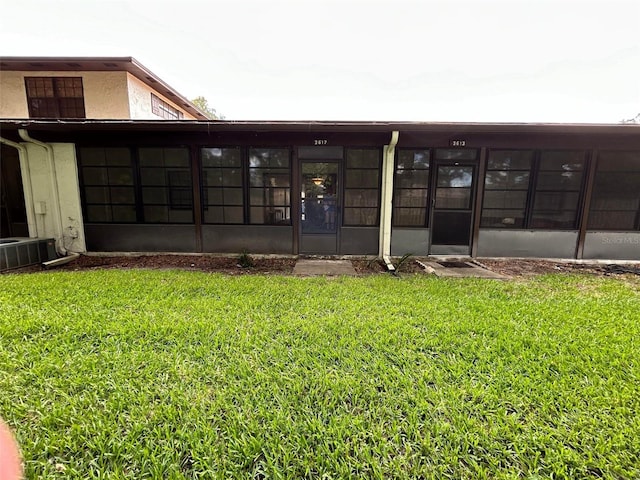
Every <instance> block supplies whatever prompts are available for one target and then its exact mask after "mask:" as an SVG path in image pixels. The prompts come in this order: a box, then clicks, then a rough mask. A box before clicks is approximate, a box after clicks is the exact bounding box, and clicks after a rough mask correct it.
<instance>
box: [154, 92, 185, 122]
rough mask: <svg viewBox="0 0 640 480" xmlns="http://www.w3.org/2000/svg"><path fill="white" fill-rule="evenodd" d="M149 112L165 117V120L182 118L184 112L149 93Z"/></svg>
mask: <svg viewBox="0 0 640 480" xmlns="http://www.w3.org/2000/svg"><path fill="white" fill-rule="evenodd" d="M151 112H152V113H153V114H154V115H158V116H159V117H162V118H165V119H167V120H179V119H181V118H184V114H183V113H182V112H181V111H180V110H178V109H177V108H175V107H172V106H171V105H169V104H168V103H167V102H165V101H164V100H162V99H161V98H160V97H158V96H157V95H154V94H153V93H152V94H151Z"/></svg>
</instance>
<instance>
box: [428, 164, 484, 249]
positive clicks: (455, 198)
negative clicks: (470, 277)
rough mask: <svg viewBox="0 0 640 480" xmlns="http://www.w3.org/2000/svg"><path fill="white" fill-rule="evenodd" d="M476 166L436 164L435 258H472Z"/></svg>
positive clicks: (434, 203)
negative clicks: (457, 256)
mask: <svg viewBox="0 0 640 480" xmlns="http://www.w3.org/2000/svg"><path fill="white" fill-rule="evenodd" d="M475 170H476V166H475V165H469V164H467V165H465V164H461V163H459V162H455V163H437V164H436V179H435V194H434V196H433V202H432V217H431V218H432V222H431V248H430V253H431V254H432V255H469V254H470V252H471V230H472V222H473V192H474V190H475V188H474V187H475V183H474V179H475Z"/></svg>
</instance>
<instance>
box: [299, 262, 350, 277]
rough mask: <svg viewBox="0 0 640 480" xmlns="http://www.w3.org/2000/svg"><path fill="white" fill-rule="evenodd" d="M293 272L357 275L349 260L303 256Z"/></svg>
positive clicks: (315, 274) (303, 274)
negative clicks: (317, 258) (312, 258)
mask: <svg viewBox="0 0 640 480" xmlns="http://www.w3.org/2000/svg"><path fill="white" fill-rule="evenodd" d="M293 274H294V275H301V276H306V277H313V276H328V277H336V276H339V275H350V276H355V275H356V271H355V269H354V268H353V264H352V263H351V262H350V261H349V260H309V259H306V258H302V259H300V260H298V261H297V262H296V266H295V267H293Z"/></svg>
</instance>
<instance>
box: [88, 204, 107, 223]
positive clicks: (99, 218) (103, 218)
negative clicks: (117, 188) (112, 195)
mask: <svg viewBox="0 0 640 480" xmlns="http://www.w3.org/2000/svg"><path fill="white" fill-rule="evenodd" d="M87 221H88V222H89V223H91V222H97V223H100V222H111V221H112V217H111V206H109V205H87Z"/></svg>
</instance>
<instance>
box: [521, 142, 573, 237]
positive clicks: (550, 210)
mask: <svg viewBox="0 0 640 480" xmlns="http://www.w3.org/2000/svg"><path fill="white" fill-rule="evenodd" d="M584 166H585V159H584V153H583V152H570V151H562V152H541V154H540V161H539V164H538V172H537V176H536V186H535V192H534V199H533V208H532V213H531V220H530V222H529V226H530V227H531V228H545V229H575V228H577V224H578V208H579V206H580V191H581V189H582V181H583V177H584Z"/></svg>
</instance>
